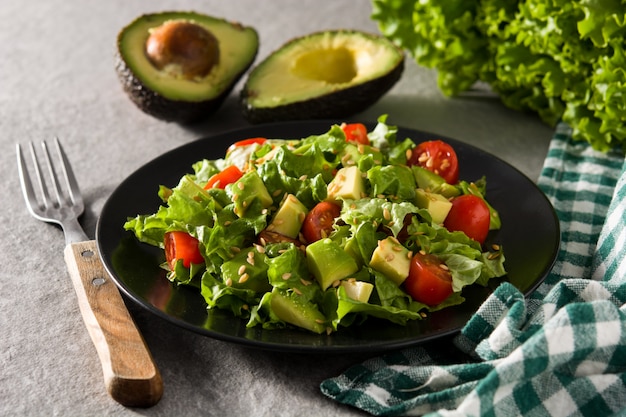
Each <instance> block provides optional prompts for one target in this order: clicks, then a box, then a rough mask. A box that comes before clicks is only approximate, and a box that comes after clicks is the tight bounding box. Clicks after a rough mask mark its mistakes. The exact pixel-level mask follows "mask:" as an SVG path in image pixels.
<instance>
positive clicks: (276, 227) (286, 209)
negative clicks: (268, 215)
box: [267, 194, 308, 239]
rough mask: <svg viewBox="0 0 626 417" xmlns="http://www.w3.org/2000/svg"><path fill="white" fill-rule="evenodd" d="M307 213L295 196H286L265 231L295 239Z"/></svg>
mask: <svg viewBox="0 0 626 417" xmlns="http://www.w3.org/2000/svg"><path fill="white" fill-rule="evenodd" d="M307 212H308V210H307V208H306V207H305V205H304V204H302V203H301V202H300V200H298V198H297V197H296V196H295V195H293V194H287V196H286V197H285V199H284V200H283V202H282V203H281V205H280V207H279V209H278V211H277V212H276V214H275V215H274V218H273V219H272V221H271V222H270V224H269V225H268V227H267V230H269V231H271V232H276V233H280V234H281V235H284V236H288V237H290V238H292V239H295V238H297V237H298V233H300V228H301V227H302V223H304V218H305V217H306V214H307Z"/></svg>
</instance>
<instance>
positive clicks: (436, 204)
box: [415, 188, 452, 224]
mask: <svg viewBox="0 0 626 417" xmlns="http://www.w3.org/2000/svg"><path fill="white" fill-rule="evenodd" d="M415 205H416V206H417V207H419V208H425V209H426V210H428V212H429V213H430V217H431V218H432V220H433V223H436V224H441V223H443V221H444V220H445V219H446V217H447V216H448V213H449V212H450V209H451V208H452V203H451V202H450V201H449V200H448V199H447V198H445V197H444V196H442V195H441V194H436V193H431V192H428V191H424V190H422V189H421V188H418V189H417V190H416V195H415Z"/></svg>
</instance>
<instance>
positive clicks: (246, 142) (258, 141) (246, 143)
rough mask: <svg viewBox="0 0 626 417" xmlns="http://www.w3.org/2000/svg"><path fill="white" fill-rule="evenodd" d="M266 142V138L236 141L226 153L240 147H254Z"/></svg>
mask: <svg viewBox="0 0 626 417" xmlns="http://www.w3.org/2000/svg"><path fill="white" fill-rule="evenodd" d="M266 141H267V138H248V139H243V140H240V141H237V142H235V143H233V144H232V145H230V146H229V147H228V151H231V150H233V149H235V148H238V147H240V146H249V145H254V144H255V143H256V144H259V145H263V144H264V143H265V142H266Z"/></svg>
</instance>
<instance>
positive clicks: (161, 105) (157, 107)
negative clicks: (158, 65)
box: [115, 53, 256, 124]
mask: <svg viewBox="0 0 626 417" xmlns="http://www.w3.org/2000/svg"><path fill="white" fill-rule="evenodd" d="M255 57H256V54H255V56H253V57H251V59H250V63H249V65H248V66H247V67H246V68H244V69H243V70H242V71H241V72H240V73H239V74H238V75H237V76H236V77H235V78H234V80H233V82H232V83H231V85H230V86H229V87H228V88H226V89H225V90H224V91H223V92H222V93H221V94H220V95H219V96H217V97H214V98H212V99H211V100H204V101H196V102H191V101H182V100H171V99H168V98H166V97H163V96H162V95H160V94H159V93H156V92H155V91H153V90H151V89H150V88H148V87H146V86H145V85H144V84H143V83H142V82H141V81H140V80H139V78H138V77H137V76H136V75H135V74H134V73H133V72H132V71H131V70H130V68H128V66H127V65H126V63H125V62H124V60H123V59H122V57H121V56H120V55H119V53H116V56H115V70H116V72H117V76H118V78H119V80H120V82H121V84H122V88H123V89H124V91H125V92H126V94H127V95H128V97H129V98H130V99H131V101H132V102H133V103H135V105H136V106H137V107H138V108H139V109H140V110H142V111H143V112H145V113H147V114H149V115H151V116H153V117H156V118H158V119H161V120H164V121H168V122H175V123H180V124H191V123H195V122H199V121H201V120H206V119H207V118H208V117H209V116H211V115H212V114H213V113H215V112H216V111H217V109H218V108H219V107H220V106H221V105H222V103H223V102H224V100H225V99H226V98H227V97H228V95H229V94H230V92H231V91H232V90H233V88H234V86H235V84H236V83H237V81H239V79H240V78H241V76H242V75H243V74H244V73H245V72H246V71H247V70H248V69H249V68H250V66H251V65H252V63H253V62H254V59H255Z"/></svg>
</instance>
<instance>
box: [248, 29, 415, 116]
mask: <svg viewBox="0 0 626 417" xmlns="http://www.w3.org/2000/svg"><path fill="white" fill-rule="evenodd" d="M403 70H404V53H403V52H402V50H400V49H399V48H397V47H396V46H395V45H394V44H393V43H392V42H390V41H389V40H387V39H385V38H383V37H380V36H377V35H373V34H368V33H364V32H359V31H349V30H339V31H325V32H318V33H313V34H311V35H307V36H304V37H301V38H297V39H294V40H292V41H290V42H288V43H286V44H285V45H283V46H282V47H281V48H280V49H278V50H277V51H275V52H274V53H272V54H271V55H270V56H268V57H267V58H266V59H265V60H264V61H263V62H261V63H260V64H259V65H258V66H256V67H255V68H254V69H253V70H252V71H251V72H250V75H249V77H248V80H247V81H246V83H245V85H244V88H243V90H242V92H241V101H242V106H243V114H244V116H245V118H246V119H247V120H248V121H249V122H251V123H263V122H271V121H280V120H302V119H320V118H338V117H346V116H350V115H352V114H355V113H358V112H360V111H362V110H365V109H366V108H367V107H369V106H371V105H372V104H374V102H376V101H377V100H378V99H379V98H380V97H381V96H382V95H383V94H385V93H386V92H387V91H388V90H389V89H390V88H391V87H392V86H393V85H394V84H395V83H396V81H398V79H399V78H400V76H401V75H402V72H403Z"/></svg>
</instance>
